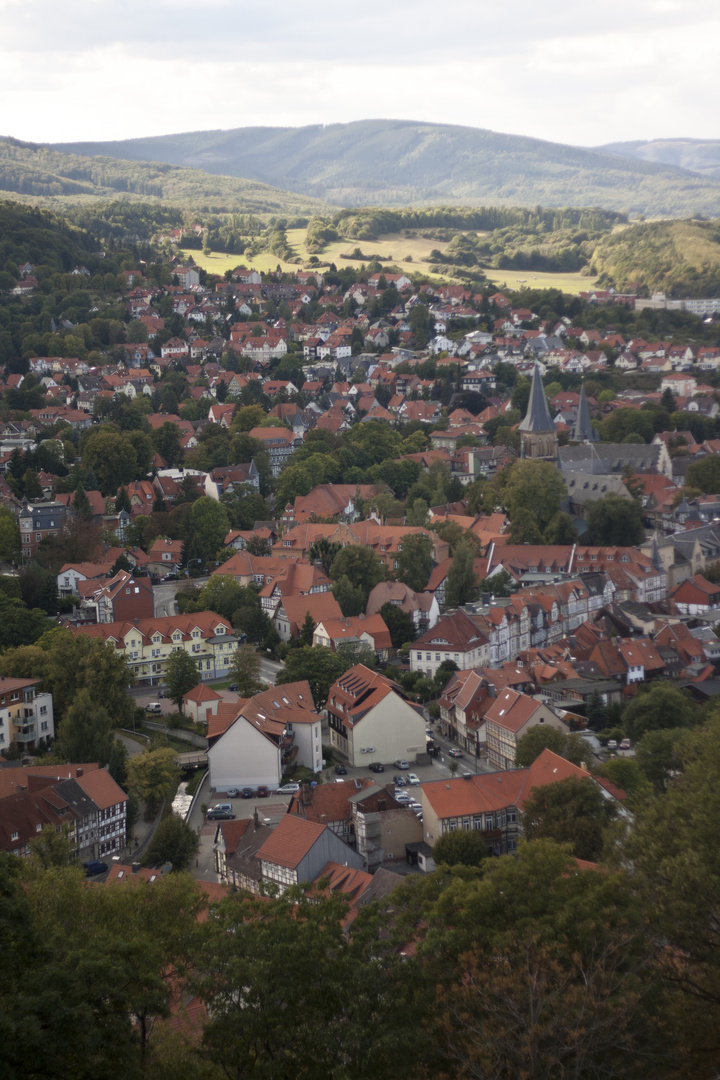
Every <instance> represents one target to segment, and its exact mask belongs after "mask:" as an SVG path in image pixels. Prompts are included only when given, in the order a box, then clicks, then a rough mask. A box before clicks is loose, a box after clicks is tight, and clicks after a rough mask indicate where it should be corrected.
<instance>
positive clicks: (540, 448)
mask: <svg viewBox="0 0 720 1080" xmlns="http://www.w3.org/2000/svg"><path fill="white" fill-rule="evenodd" d="M518 430H519V432H520V456H521V457H523V458H535V459H537V460H540V461H554V460H555V459H556V458H557V445H558V441H557V431H556V429H555V425H554V424H553V422H552V417H551V416H550V410H549V408H548V403H547V399H546V397H545V388H544V387H543V384H542V376H541V374H540V368H539V366H538V364H535V370H534V371H533V377H532V386H531V387H530V400H529V401H528V407H527V412H526V413H525V418H524V419H523V420H521V421H520V424H519V427H518Z"/></svg>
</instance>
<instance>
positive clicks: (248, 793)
mask: <svg viewBox="0 0 720 1080" xmlns="http://www.w3.org/2000/svg"><path fill="white" fill-rule="evenodd" d="M254 794H255V792H254V791H253V789H252V788H251V787H244V788H243V789H242V791H241V792H240V797H241V798H242V799H252V797H253V795H254Z"/></svg>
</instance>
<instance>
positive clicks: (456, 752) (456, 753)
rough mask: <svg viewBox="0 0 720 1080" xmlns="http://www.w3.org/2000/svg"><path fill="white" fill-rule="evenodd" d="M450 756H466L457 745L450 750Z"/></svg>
mask: <svg viewBox="0 0 720 1080" xmlns="http://www.w3.org/2000/svg"><path fill="white" fill-rule="evenodd" d="M448 757H465V755H464V754H463V752H462V750H458V749H457V747H456V746H453V748H452V750H448Z"/></svg>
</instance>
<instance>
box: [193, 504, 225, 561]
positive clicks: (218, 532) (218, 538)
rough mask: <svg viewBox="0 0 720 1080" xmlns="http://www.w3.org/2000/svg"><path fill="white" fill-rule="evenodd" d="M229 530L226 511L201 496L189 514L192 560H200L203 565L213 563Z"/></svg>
mask: <svg viewBox="0 0 720 1080" xmlns="http://www.w3.org/2000/svg"><path fill="white" fill-rule="evenodd" d="M229 530H230V521H229V520H228V516H227V511H226V510H225V507H224V506H221V505H220V503H219V502H217V501H216V500H215V499H211V498H209V496H207V495H203V496H201V497H200V498H199V499H198V500H197V501H196V502H194V503H193V506H192V511H191V513H190V537H191V539H190V542H189V544H188V547H189V549H190V550H191V551H192V556H193V558H201V559H202V561H203V564H205V565H207V563H209V562H214V561H215V552H216V551H217V550H218V548H220V547H221V546H222V543H223V541H224V539H225V537H226V536H227V534H228V532H229Z"/></svg>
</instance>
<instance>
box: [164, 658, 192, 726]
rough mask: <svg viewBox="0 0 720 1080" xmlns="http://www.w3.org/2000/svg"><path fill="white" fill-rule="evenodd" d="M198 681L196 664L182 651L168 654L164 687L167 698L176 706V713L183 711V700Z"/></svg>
mask: <svg viewBox="0 0 720 1080" xmlns="http://www.w3.org/2000/svg"><path fill="white" fill-rule="evenodd" d="M198 681H199V675H198V669H197V664H196V663H195V661H194V660H193V658H192V656H190V654H189V653H186V652H185V650H184V649H181V650H179V651H178V652H173V653H171V654H170V656H169V657H168V660H167V664H166V665H165V685H166V687H167V696H168V697H169V698H170V700H171V701H172V702H173V703H174V704H175V705H177V708H178V711H179V712H183V711H184V701H183V698H184V697H185V694H187V693H188V692H189V691H190V690H192V689H193V687H195V686H197V684H198Z"/></svg>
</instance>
